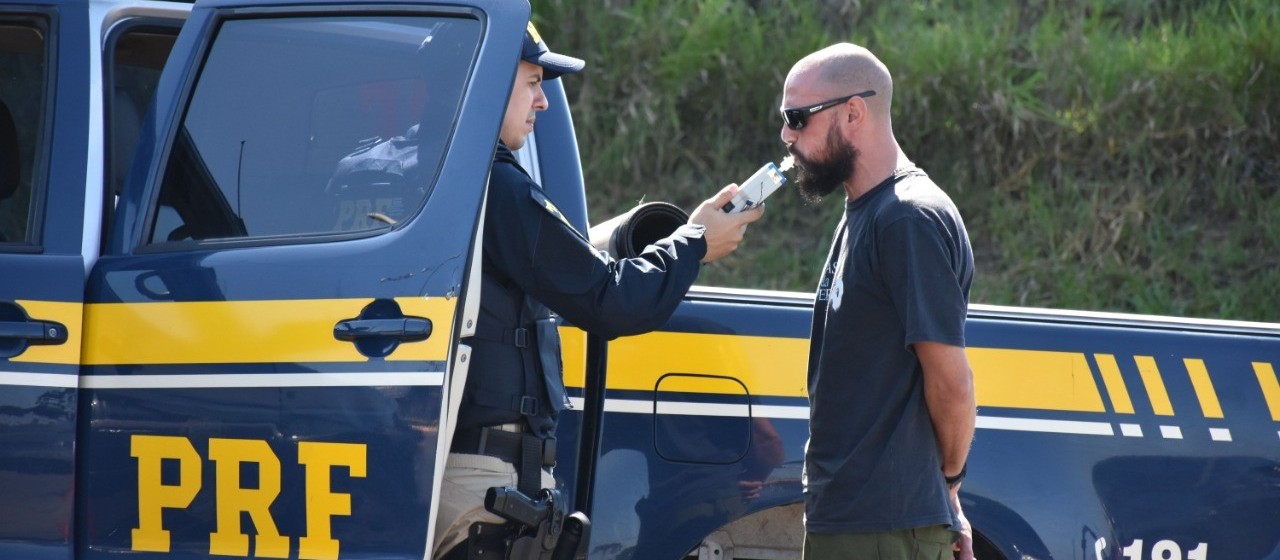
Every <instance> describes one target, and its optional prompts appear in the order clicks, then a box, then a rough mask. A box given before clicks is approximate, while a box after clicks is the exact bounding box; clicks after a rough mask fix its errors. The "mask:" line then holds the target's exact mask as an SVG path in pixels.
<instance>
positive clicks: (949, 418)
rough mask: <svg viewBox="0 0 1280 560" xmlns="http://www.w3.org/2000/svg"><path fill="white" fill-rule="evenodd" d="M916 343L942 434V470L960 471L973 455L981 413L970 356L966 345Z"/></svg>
mask: <svg viewBox="0 0 1280 560" xmlns="http://www.w3.org/2000/svg"><path fill="white" fill-rule="evenodd" d="M913 346H914V347H915V351H916V356H917V357H919V358H920V366H921V367H922V368H923V369H924V397H925V402H926V403H927V404H928V406H929V416H930V417H932V419H933V431H934V432H935V433H936V434H937V437H938V450H939V451H940V452H941V454H942V472H943V474H944V475H946V476H955V475H958V474H960V469H962V468H964V463H965V459H966V458H968V456H969V444H970V443H971V442H972V441H973V429H974V422H975V420H976V418H977V415H978V409H977V401H976V400H975V398H974V393H973V371H972V370H971V369H969V358H968V357H967V356H966V355H965V353H964V348H962V347H959V346H952V345H950V344H941V343H937V342H917V343H915V344H914V345H913Z"/></svg>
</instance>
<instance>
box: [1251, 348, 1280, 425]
mask: <svg viewBox="0 0 1280 560" xmlns="http://www.w3.org/2000/svg"><path fill="white" fill-rule="evenodd" d="M1253 373H1254V374H1256V375H1257V376H1258V385H1259V386H1261V387H1262V397H1263V398H1264V399H1266V400H1267V408H1268V409H1269V410H1271V419H1272V420H1275V421H1276V422H1280V380H1277V379H1276V370H1275V369H1274V368H1273V367H1271V364H1270V363H1268V362H1253Z"/></svg>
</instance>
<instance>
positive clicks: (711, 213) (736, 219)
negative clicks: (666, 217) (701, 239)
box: [689, 185, 764, 263]
mask: <svg viewBox="0 0 1280 560" xmlns="http://www.w3.org/2000/svg"><path fill="white" fill-rule="evenodd" d="M735 194H738V185H729V186H727V187H725V188H723V189H720V192H719V193H718V194H716V195H715V196H714V197H712V198H708V199H707V200H705V201H703V202H702V204H699V205H698V208H697V209H696V210H694V211H693V215H692V216H689V223H691V224H700V225H702V226H704V227H706V228H707V232H706V234H705V237H706V240H707V255H706V256H705V257H702V262H704V263H709V262H712V261H715V260H717V259H719V258H721V257H723V256H725V255H728V254H729V253H732V252H733V251H734V250H735V249H737V248H738V244H739V243H741V242H742V235H743V234H745V233H746V232H747V224H749V223H751V222H754V221H756V220H759V219H760V216H762V215H764V205H760V206H757V207H755V208H752V209H750V210H746V211H743V212H738V213H736V214H729V213H726V212H725V211H724V210H721V208H722V207H723V206H724V205H725V204H728V203H729V201H731V200H733V195H735Z"/></svg>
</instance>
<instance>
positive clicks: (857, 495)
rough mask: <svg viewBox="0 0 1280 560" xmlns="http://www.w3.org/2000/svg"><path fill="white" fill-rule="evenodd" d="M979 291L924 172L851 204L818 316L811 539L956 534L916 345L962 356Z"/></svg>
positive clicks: (941, 196) (955, 215) (956, 216)
mask: <svg viewBox="0 0 1280 560" xmlns="http://www.w3.org/2000/svg"><path fill="white" fill-rule="evenodd" d="M972 280H973V252H972V250H971V248H970V246H969V237H968V234H967V233H966V232H965V228H964V223H963V221H962V220H961V218H960V213H959V211H958V210H957V209H956V207H955V205H954V204H953V203H952V202H951V199H950V198H949V197H947V195H946V193H944V192H942V190H941V189H939V188H938V186H937V185H935V184H934V183H933V181H932V180H930V179H929V177H928V175H926V174H925V173H924V172H923V171H921V170H919V169H917V168H914V167H908V168H904V169H899V170H897V171H895V172H894V174H893V176H892V177H890V178H889V179H886V180H885V181H884V182H882V183H880V184H879V185H877V186H876V187H874V188H873V189H871V190H870V191H868V192H867V193H865V194H863V195H862V196H860V197H858V198H857V199H856V200H853V201H851V202H849V203H848V204H847V206H846V209H845V215H844V219H843V220H842V221H841V222H840V226H838V227H837V229H836V232H835V239H834V241H833V242H832V248H831V254H830V255H829V256H828V257H827V263H826V266H825V267H824V268H823V274H822V280H821V283H820V284H819V286H818V293H817V301H816V302H815V306H814V319H813V330H812V335H811V336H812V344H811V346H810V354H809V406H810V412H809V415H810V423H809V430H810V438H809V443H808V447H807V450H806V453H805V490H804V492H805V528H806V529H807V530H808V531H811V532H815V533H851V532H869V531H889V530H900V529H908V528H914V527H923V526H929V525H953V526H954V524H955V519H954V515H953V512H952V511H951V508H950V505H949V502H948V497H947V489H946V483H945V482H944V480H943V477H942V467H941V458H940V457H939V452H938V444H937V438H936V436H935V435H934V431H933V424H932V422H931V421H930V416H929V409H928V407H927V405H926V403H925V398H924V384H923V373H922V370H921V368H920V362H919V360H918V359H917V358H916V355H915V353H914V352H913V351H912V346H911V345H912V344H913V343H915V342H920V341H931V342H940V343H945V344H950V345H954V346H964V324H965V315H966V313H967V311H968V301H969V286H970V284H971V283H972Z"/></svg>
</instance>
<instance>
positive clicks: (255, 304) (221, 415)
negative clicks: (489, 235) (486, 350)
mask: <svg viewBox="0 0 1280 560" xmlns="http://www.w3.org/2000/svg"><path fill="white" fill-rule="evenodd" d="M528 17H529V7H528V5H527V4H525V3H523V2H520V3H513V2H508V1H504V0H463V1H462V2H450V3H448V4H447V5H446V4H433V3H431V2H414V3H406V2H399V3H396V4H394V5H392V4H387V3H368V4H365V3H360V2H350V1H346V2H342V3H329V2H323V1H321V2H315V3H310V4H308V5H305V6H299V5H297V3H296V2H290V1H287V0H286V1H275V0H260V1H218V2H209V3H206V4H202V3H197V4H196V6H195V8H194V9H193V11H192V13H191V18H190V20H189V21H188V23H187V24H186V26H185V27H184V28H183V30H182V33H181V34H180V35H179V37H178V40H177V42H176V43H175V45H174V48H173V54H172V56H171V57H170V59H169V62H168V64H167V66H166V67H165V71H164V74H163V75H162V77H161V79H160V82H159V85H158V86H157V90H156V100H155V104H154V106H153V108H152V110H151V112H150V113H149V118H148V119H147V120H146V121H145V122H144V125H143V127H142V131H141V136H142V140H141V142H140V144H139V148H138V156H137V157H136V158H135V159H134V162H133V166H132V168H131V169H130V172H129V175H128V177H129V178H128V179H127V180H126V181H125V187H124V190H123V194H122V196H121V199H120V202H119V205H118V207H117V208H116V210H115V213H114V221H113V227H112V230H111V232H110V236H109V238H108V241H107V243H106V245H105V249H104V253H103V256H102V258H101V259H99V260H98V262H97V264H96V266H95V267H94V268H93V270H92V271H91V274H90V276H89V286H88V290H87V296H86V310H85V350H84V353H83V362H84V364H83V366H82V371H81V374H82V377H81V381H80V383H81V388H82V392H81V399H82V402H83V403H85V404H84V405H83V407H82V414H81V416H82V429H81V439H82V441H81V444H80V445H81V446H82V447H81V450H80V451H79V467H78V468H79V469H81V477H80V479H79V481H78V484H80V485H81V486H80V487H79V488H78V489H77V492H78V494H79V495H80V496H81V500H80V507H82V508H83V510H82V512H81V513H82V515H83V516H84V518H85V519H89V520H91V521H90V522H89V523H87V524H86V525H85V526H83V527H82V528H81V529H80V532H81V535H80V536H81V539H80V545H79V548H80V553H81V554H82V555H83V556H84V558H106V557H113V558H114V557H115V556H116V555H117V554H119V553H121V552H153V553H157V557H160V555H168V556H166V557H172V558H204V557H209V556H218V557H225V556H241V557H244V556H252V557H261V558H346V557H368V558H372V557H377V558H422V557H423V556H424V555H425V554H427V553H428V549H429V546H430V531H431V528H432V526H433V523H432V512H433V510H434V501H435V500H436V496H437V495H438V493H437V491H436V490H437V488H438V485H439V484H440V482H439V479H440V475H441V471H442V469H443V460H444V457H445V451H446V450H447V435H445V434H447V431H446V430H448V426H447V421H442V418H445V419H447V418H448V415H447V414H446V413H445V412H444V411H445V410H447V407H448V403H447V402H446V401H447V395H448V390H449V387H448V386H449V383H450V379H451V378H452V376H453V375H455V374H457V375H462V374H463V373H464V368H465V364H466V359H467V351H468V350H467V348H466V347H465V346H463V345H460V344H459V339H460V337H461V336H463V335H464V334H468V333H467V332H466V329H469V328H470V322H469V321H468V320H467V318H468V317H474V313H475V310H474V309H475V304H476V303H477V302H476V301H475V298H474V296H475V294H474V293H473V291H472V290H470V289H469V288H468V281H469V279H470V278H471V275H472V258H473V255H474V252H475V251H476V250H477V243H476V240H477V236H478V235H479V231H480V230H479V229H478V225H479V220H480V218H481V209H482V204H483V197H484V191H485V185H486V182H487V178H488V173H489V167H490V163H491V160H492V155H493V150H494V145H495V143H496V141H497V133H498V130H499V127H500V121H501V119H502V115H503V112H504V108H505V106H506V100H507V96H508V93H509V91H510V87H511V79H512V75H513V73H514V71H515V67H516V63H517V59H518V53H519V50H520V41H521V38H522V34H523V32H524V27H525V24H526V22H527V21H528Z"/></svg>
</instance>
